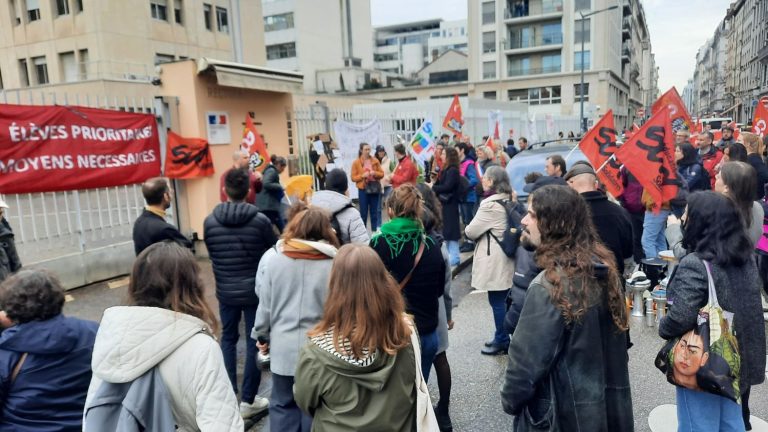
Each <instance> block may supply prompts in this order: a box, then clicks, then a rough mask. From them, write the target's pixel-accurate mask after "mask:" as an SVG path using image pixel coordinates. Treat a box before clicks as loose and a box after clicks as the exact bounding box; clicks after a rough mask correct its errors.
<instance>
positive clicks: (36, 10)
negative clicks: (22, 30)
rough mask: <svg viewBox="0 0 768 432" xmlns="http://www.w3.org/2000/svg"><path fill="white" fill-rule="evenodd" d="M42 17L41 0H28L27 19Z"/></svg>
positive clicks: (34, 19) (35, 19) (30, 20)
mask: <svg viewBox="0 0 768 432" xmlns="http://www.w3.org/2000/svg"><path fill="white" fill-rule="evenodd" d="M39 19H40V0H27V21H29V22H32V21H37V20H39Z"/></svg>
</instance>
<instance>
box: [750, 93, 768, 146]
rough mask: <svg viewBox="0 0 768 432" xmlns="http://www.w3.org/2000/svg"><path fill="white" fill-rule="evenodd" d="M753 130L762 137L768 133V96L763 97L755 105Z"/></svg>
mask: <svg viewBox="0 0 768 432" xmlns="http://www.w3.org/2000/svg"><path fill="white" fill-rule="evenodd" d="M752 131H753V132H754V133H756V134H757V135H758V136H760V137H761V138H762V137H764V136H766V135H768V97H764V98H761V99H760V101H759V102H758V103H757V106H756V107H755V118H754V120H752Z"/></svg>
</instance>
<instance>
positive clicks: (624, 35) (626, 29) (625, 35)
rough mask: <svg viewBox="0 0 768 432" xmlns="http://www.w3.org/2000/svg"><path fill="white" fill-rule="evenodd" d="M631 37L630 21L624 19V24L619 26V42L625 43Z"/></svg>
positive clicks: (626, 18)
mask: <svg viewBox="0 0 768 432" xmlns="http://www.w3.org/2000/svg"><path fill="white" fill-rule="evenodd" d="M631 37H632V21H631V20H630V19H629V17H625V18H624V22H623V23H622V25H621V40H622V41H625V40H627V39H630V38H631Z"/></svg>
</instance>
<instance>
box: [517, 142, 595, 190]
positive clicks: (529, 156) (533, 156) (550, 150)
mask: <svg viewBox="0 0 768 432" xmlns="http://www.w3.org/2000/svg"><path fill="white" fill-rule="evenodd" d="M574 147H576V149H575V150H574ZM571 150H573V153H571ZM569 153H571V155H570V157H568V154H569ZM553 155H560V156H562V157H563V158H566V157H567V158H566V160H565V164H566V167H570V166H571V165H572V164H573V163H574V162H576V161H580V160H587V158H586V156H584V153H582V152H581V150H580V149H579V148H578V144H576V143H573V144H571V143H568V144H561V143H551V144H547V145H546V146H540V147H534V148H532V149H530V150H525V151H522V152H520V153H518V154H516V155H515V157H513V158H512V160H510V161H509V163H508V164H507V168H506V169H507V175H509V181H510V183H512V187H513V188H514V189H515V192H517V199H518V201H520V202H523V203H525V202H527V201H528V192H525V191H524V190H523V186H525V176H526V174H528V173H529V172H534V171H537V172H540V173H542V174H544V175H546V173H545V172H544V163H545V161H546V160H547V158H548V157H550V156H553Z"/></svg>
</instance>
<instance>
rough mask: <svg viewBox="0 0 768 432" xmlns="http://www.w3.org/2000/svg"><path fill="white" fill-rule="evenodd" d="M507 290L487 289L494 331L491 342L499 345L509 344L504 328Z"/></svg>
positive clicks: (507, 334)
mask: <svg viewBox="0 0 768 432" xmlns="http://www.w3.org/2000/svg"><path fill="white" fill-rule="evenodd" d="M508 294H509V290H508V289H505V290H503V291H488V303H490V304H491V310H492V311H493V324H494V325H495V326H496V331H495V332H494V333H493V343H494V344H496V345H499V346H507V345H509V333H507V332H506V331H505V330H504V316H505V315H506V313H507V303H506V299H507V295H508Z"/></svg>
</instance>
